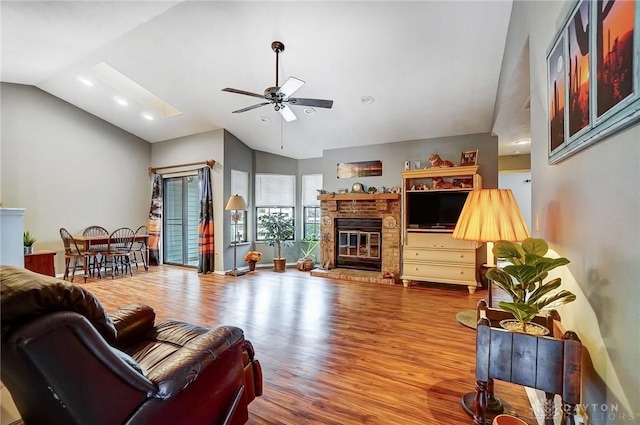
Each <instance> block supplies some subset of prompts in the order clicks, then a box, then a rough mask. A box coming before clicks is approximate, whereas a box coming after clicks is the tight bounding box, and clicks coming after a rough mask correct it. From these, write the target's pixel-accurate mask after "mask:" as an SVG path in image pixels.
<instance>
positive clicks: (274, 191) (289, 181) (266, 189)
mask: <svg viewBox="0 0 640 425" xmlns="http://www.w3.org/2000/svg"><path fill="white" fill-rule="evenodd" d="M255 193H256V206H260V207H269V206H282V207H295V205H296V176H292V175H291V176H290V175H283V174H256V190H255Z"/></svg>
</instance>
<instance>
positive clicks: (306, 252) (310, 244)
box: [296, 235, 320, 272]
mask: <svg viewBox="0 0 640 425" xmlns="http://www.w3.org/2000/svg"><path fill="white" fill-rule="evenodd" d="M305 244H306V248H305ZM318 245H320V240H318V238H316V236H315V235H313V236H311V238H310V239H303V240H302V242H301V244H300V252H301V253H302V257H301V258H300V259H298V262H297V263H296V267H297V268H298V270H300V271H301V272H308V271H309V270H312V269H313V268H314V267H315V265H316V256H315V255H314V254H313V251H314V250H315V249H316V248H317V247H318Z"/></svg>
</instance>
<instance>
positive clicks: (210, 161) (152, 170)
mask: <svg viewBox="0 0 640 425" xmlns="http://www.w3.org/2000/svg"><path fill="white" fill-rule="evenodd" d="M215 163H216V161H215V159H208V160H206V161H204V164H205V165H206V166H208V167H209V168H213V165H214V164H215ZM191 165H202V161H199V162H189V163H187V164H176V165H165V166H164V167H149V172H150V173H151V174H156V172H157V171H158V170H166V169H167V168H180V167H189V166H191Z"/></svg>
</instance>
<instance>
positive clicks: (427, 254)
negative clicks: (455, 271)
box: [403, 247, 476, 267]
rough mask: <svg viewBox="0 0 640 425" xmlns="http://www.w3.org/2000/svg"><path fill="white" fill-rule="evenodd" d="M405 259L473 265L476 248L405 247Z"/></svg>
mask: <svg viewBox="0 0 640 425" xmlns="http://www.w3.org/2000/svg"><path fill="white" fill-rule="evenodd" d="M403 255H404V257H403V258H404V260H405V261H414V260H416V261H432V262H438V263H443V262H444V263H457V264H466V265H468V266H470V267H473V266H474V265H475V263H476V252H475V250H444V249H422V248H413V247H405V248H404V251H403Z"/></svg>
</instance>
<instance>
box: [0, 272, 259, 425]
mask: <svg viewBox="0 0 640 425" xmlns="http://www.w3.org/2000/svg"><path fill="white" fill-rule="evenodd" d="M0 284H1V294H0V298H1V304H2V305H1V306H0V308H1V315H2V333H1V336H2V342H1V356H2V357H1V361H2V364H1V375H2V382H3V383H4V384H5V385H6V387H7V388H8V390H9V392H10V393H11V396H12V397H13V400H14V402H15V404H16V407H17V408H18V410H19V412H20V414H21V415H22V418H23V420H24V422H25V423H26V424H27V425H37V424H47V425H50V424H54V423H55V424H57V425H66V424H74V425H84V424H86V425H114V424H128V425H133V424H189V425H198V424H207V425H211V424H243V423H245V422H246V421H247V420H248V410H247V406H248V404H249V403H250V402H251V401H252V400H253V399H254V398H255V397H256V396H259V395H261V394H262V372H261V368H260V364H259V362H258V361H257V360H256V359H254V351H253V347H252V346H251V343H250V342H249V341H246V340H245V339H244V335H243V331H242V330H241V329H239V328H237V327H233V326H222V327H219V328H217V329H208V328H204V327H200V326H195V325H192V324H189V323H185V322H181V321H178V320H172V319H170V320H166V321H163V322H161V323H157V324H155V323H154V321H155V312H154V311H153V309H152V308H151V307H148V306H146V305H143V304H134V305H128V306H125V307H123V308H121V309H119V310H118V311H116V312H114V313H112V314H107V313H106V312H105V311H104V309H103V308H102V306H101V305H100V303H99V302H98V300H96V299H95V298H94V297H93V296H92V295H91V293H89V292H88V291H86V290H84V289H83V288H80V287H78V286H75V285H73V284H71V283H68V282H65V281H62V280H59V279H55V278H51V277H47V276H44V275H40V274H36V273H33V272H30V271H28V270H24V269H20V268H15V267H8V266H2V267H0Z"/></svg>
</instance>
